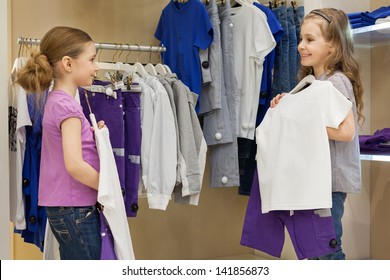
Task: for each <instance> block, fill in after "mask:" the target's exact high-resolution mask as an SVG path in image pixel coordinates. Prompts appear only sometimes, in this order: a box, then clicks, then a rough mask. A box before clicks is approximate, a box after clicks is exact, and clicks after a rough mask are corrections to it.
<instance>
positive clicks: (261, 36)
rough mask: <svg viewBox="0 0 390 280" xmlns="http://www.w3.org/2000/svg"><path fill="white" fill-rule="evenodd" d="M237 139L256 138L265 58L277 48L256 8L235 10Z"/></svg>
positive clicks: (267, 26)
mask: <svg viewBox="0 0 390 280" xmlns="http://www.w3.org/2000/svg"><path fill="white" fill-rule="evenodd" d="M231 19H232V22H233V34H234V35H233V45H234V71H235V75H236V78H237V85H238V89H239V92H240V96H237V97H235V98H236V99H237V100H236V104H235V106H236V116H237V118H238V119H237V136H238V137H242V138H248V139H254V135H255V127H256V114H257V108H258V104H259V95H260V84H261V78H262V74H263V63H264V58H265V57H266V56H267V54H268V53H269V52H271V51H272V50H273V49H274V47H275V46H276V43H275V39H274V37H273V36H272V33H271V31H270V28H269V25H268V23H267V17H266V15H265V14H264V12H262V11H261V10H259V9H257V8H256V7H254V6H253V5H243V6H241V7H237V8H232V17H231Z"/></svg>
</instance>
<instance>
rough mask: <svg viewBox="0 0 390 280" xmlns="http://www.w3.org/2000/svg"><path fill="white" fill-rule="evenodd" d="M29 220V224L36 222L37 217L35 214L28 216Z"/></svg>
mask: <svg viewBox="0 0 390 280" xmlns="http://www.w3.org/2000/svg"><path fill="white" fill-rule="evenodd" d="M29 221H30V223H31V224H35V223H36V222H37V218H36V217H35V216H30V218H29Z"/></svg>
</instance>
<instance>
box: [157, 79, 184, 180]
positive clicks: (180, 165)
mask: <svg viewBox="0 0 390 280" xmlns="http://www.w3.org/2000/svg"><path fill="white" fill-rule="evenodd" d="M166 75H167V74H165V76H166ZM169 75H170V74H168V76H169ZM157 78H158V80H159V81H160V83H161V84H162V85H163V86H164V88H165V90H166V92H167V95H168V98H169V102H170V104H171V108H172V113H173V118H174V121H175V129H176V156H177V165H176V183H175V185H176V186H177V185H180V184H182V183H184V184H186V183H187V179H186V174H187V167H186V163H185V160H184V157H183V154H182V152H181V145H180V140H179V125H178V122H177V112H176V104H175V99H174V97H173V90H172V86H171V84H170V83H169V82H168V81H167V80H166V79H165V77H163V76H161V75H157Z"/></svg>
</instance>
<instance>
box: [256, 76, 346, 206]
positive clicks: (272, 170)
mask: <svg viewBox="0 0 390 280" xmlns="http://www.w3.org/2000/svg"><path fill="white" fill-rule="evenodd" d="M308 83H309V84H310V83H311V85H309V86H308V87H307V88H304V89H303V90H301V91H299V90H300V89H301V88H302V87H303V86H305V84H308ZM290 93H292V94H286V95H285V96H284V97H283V98H282V99H281V100H280V102H279V104H278V105H277V106H276V107H274V108H270V109H269V110H268V111H267V113H266V115H265V117H264V120H263V121H262V123H261V124H260V125H259V126H258V128H257V129H256V142H257V155H256V159H257V168H258V176H259V186H260V196H261V201H262V212H263V213H267V212H269V211H272V210H304V209H319V208H331V207H332V180H331V179H332V177H331V163H330V150H329V141H328V135H327V131H326V127H332V128H337V127H338V126H339V124H340V123H341V122H342V121H343V120H344V119H345V118H346V117H347V115H348V113H349V111H350V110H351V106H352V103H351V102H350V101H349V100H348V99H347V98H346V97H345V96H344V95H343V94H342V93H340V92H339V91H338V90H337V89H336V88H335V87H334V86H333V85H332V83H331V82H329V81H318V80H315V78H314V77H313V76H307V77H306V78H305V79H303V80H302V81H301V82H300V83H299V84H298V86H297V87H295V88H294V89H293V90H292V91H291V92H290Z"/></svg>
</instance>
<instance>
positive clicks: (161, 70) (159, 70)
mask: <svg viewBox="0 0 390 280" xmlns="http://www.w3.org/2000/svg"><path fill="white" fill-rule="evenodd" d="M160 47H161V46H158V50H157V52H158V53H159V54H160V52H159V50H160ZM159 57H160V62H159V63H157V64H156V66H155V67H154V68H156V71H157V74H160V75H161V76H163V77H164V76H165V75H166V74H167V69H166V68H165V67H164V65H162V64H161V55H159Z"/></svg>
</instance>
